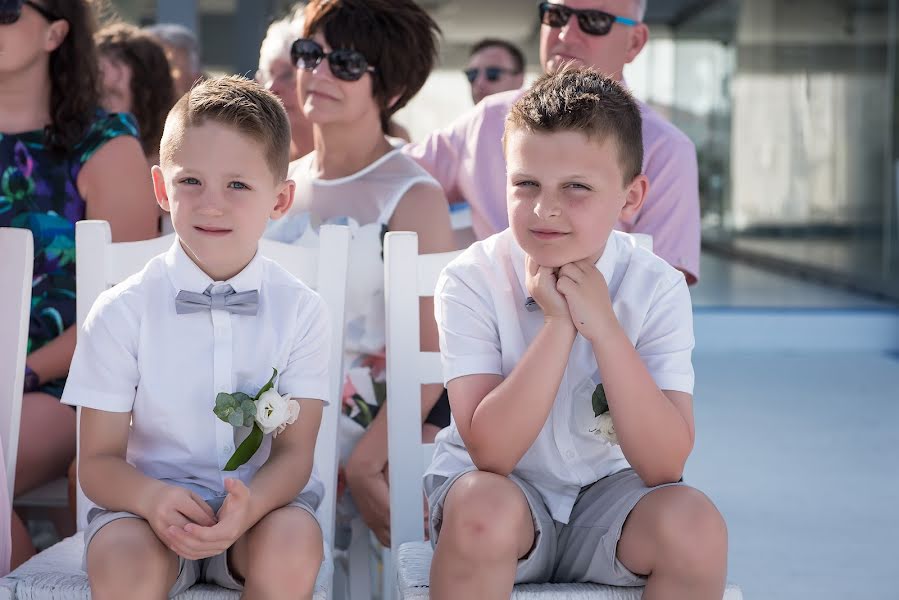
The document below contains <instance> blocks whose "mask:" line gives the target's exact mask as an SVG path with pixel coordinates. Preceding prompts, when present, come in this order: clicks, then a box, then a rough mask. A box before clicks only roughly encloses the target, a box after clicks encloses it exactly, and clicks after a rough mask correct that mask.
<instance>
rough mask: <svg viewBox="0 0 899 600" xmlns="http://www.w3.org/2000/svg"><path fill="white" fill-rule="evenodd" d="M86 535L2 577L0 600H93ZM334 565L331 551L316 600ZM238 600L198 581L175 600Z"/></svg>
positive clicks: (325, 592)
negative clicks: (83, 563) (83, 564)
mask: <svg viewBox="0 0 899 600" xmlns="http://www.w3.org/2000/svg"><path fill="white" fill-rule="evenodd" d="M83 554H84V538H83V535H82V533H81V532H79V533H76V534H75V535H73V536H72V537H70V538H66V539H64V540H63V541H61V542H59V543H58V544H56V545H55V546H53V547H51V548H48V549H47V550H44V551H43V552H41V553H40V554H38V555H37V556H35V557H33V558H32V559H31V560H29V561H28V562H26V563H25V564H23V565H22V566H20V567H19V568H18V569H16V570H15V571H13V572H12V573H10V574H9V575H8V576H6V577H4V578H3V579H2V580H0V600H90V597H91V594H90V587H89V586H88V583H87V573H85V572H84V571H83V570H82V569H81V559H82V556H83ZM332 572H333V565H332V564H331V560H330V552H329V550H328V549H327V548H326V549H325V560H324V562H323V563H322V567H321V569H320V570H319V572H318V579H317V580H316V582H315V593H314V594H313V598H314V599H315V600H327V598H328V590H329V589H330V587H331V575H332ZM213 598H215V599H218V600H232V599H233V600H237V599H238V598H240V594H239V593H238V592H235V591H233V590H226V589H224V588H220V587H218V586H214V585H205V584H198V585H195V586H193V587H192V588H190V589H189V590H187V591H186V592H183V593H181V594H178V595H177V596H176V597H175V599H176V600H212V599H213Z"/></svg>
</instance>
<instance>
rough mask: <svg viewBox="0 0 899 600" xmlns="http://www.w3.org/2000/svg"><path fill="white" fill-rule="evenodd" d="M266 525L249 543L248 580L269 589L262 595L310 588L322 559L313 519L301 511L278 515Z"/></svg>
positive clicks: (320, 545) (318, 531)
mask: <svg viewBox="0 0 899 600" xmlns="http://www.w3.org/2000/svg"><path fill="white" fill-rule="evenodd" d="M290 510H293V511H302V509H298V508H294V509H290ZM267 525H268V526H267V527H265V528H264V529H262V530H260V531H258V532H256V535H255V536H254V539H253V540H252V543H251V549H250V552H249V557H248V558H249V565H248V572H247V577H246V579H247V581H248V583H250V582H252V583H253V587H254V588H255V589H257V590H271V591H272V593H271V594H269V595H267V596H265V597H278V594H280V593H283V591H284V590H297V589H301V590H302V589H309V590H311V589H312V587H313V586H314V585H315V579H316V577H317V576H318V571H319V568H320V566H321V563H322V560H323V559H324V545H323V542H322V534H321V529H320V528H319V526H318V524H317V523H316V522H315V519H314V518H313V517H312V516H311V515H309V514H308V513H305V511H303V513H302V514H300V513H299V512H296V513H295V514H293V515H281V518H278V519H275V522H271V523H268V524H267Z"/></svg>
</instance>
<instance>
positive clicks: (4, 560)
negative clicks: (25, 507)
mask: <svg viewBox="0 0 899 600" xmlns="http://www.w3.org/2000/svg"><path fill="white" fill-rule="evenodd" d="M10 510H11V509H10V501H9V486H8V485H7V483H6V458H5V457H4V456H3V444H0V577H4V576H5V575H6V574H7V573H9V557H10V554H11V553H12V539H11V537H10V525H11V524H12V523H11V520H10V519H11V518H12V515H11V513H10Z"/></svg>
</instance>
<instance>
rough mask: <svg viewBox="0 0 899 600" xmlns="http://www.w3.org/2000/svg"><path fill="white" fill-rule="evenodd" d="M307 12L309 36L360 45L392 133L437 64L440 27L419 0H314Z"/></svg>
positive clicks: (383, 123) (330, 42)
mask: <svg viewBox="0 0 899 600" xmlns="http://www.w3.org/2000/svg"><path fill="white" fill-rule="evenodd" d="M305 17H306V22H305V25H304V31H303V35H304V36H305V37H312V36H313V35H315V34H316V33H321V34H322V35H324V37H325V40H326V41H327V42H328V45H329V46H331V48H332V49H337V48H351V49H353V50H358V51H359V52H361V53H362V56H364V57H365V60H367V61H368V64H370V65H371V66H373V67H374V68H375V71H374V72H373V73H372V74H371V76H372V82H373V85H372V95H373V96H374V98H375V100H376V101H377V103H378V108H379V109H380V113H381V128H382V130H383V131H384V132H385V133H386V132H387V126H388V123H389V122H390V117H391V116H393V114H394V113H395V112H396V111H398V110H399V109H401V108H403V107H404V106H405V105H406V104H407V103H408V102H409V100H411V99H412V97H413V96H415V94H417V93H418V91H419V90H420V89H421V87H422V86H423V85H424V84H425V81H427V79H428V75H430V73H431V69H433V68H434V64H435V63H436V62H437V53H438V49H439V44H438V42H439V36H440V27H439V26H438V25H437V23H436V22H435V21H434V19H432V18H431V17H430V16H429V15H428V13H427V12H425V10H424V9H423V8H422V7H420V6H419V5H418V4H416V3H415V2H414V1H413V0H312V1H311V2H310V3H309V4H308V5H307V6H306V13H305ZM394 98H397V101H396V102H394V103H393V104H391V100H393V99H394Z"/></svg>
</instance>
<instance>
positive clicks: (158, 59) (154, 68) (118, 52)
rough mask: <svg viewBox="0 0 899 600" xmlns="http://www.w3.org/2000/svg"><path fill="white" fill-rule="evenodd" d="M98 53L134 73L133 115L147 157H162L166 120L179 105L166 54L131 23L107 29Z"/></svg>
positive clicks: (100, 33) (98, 39)
mask: <svg viewBox="0 0 899 600" xmlns="http://www.w3.org/2000/svg"><path fill="white" fill-rule="evenodd" d="M95 41H96V43H97V52H98V54H100V55H103V56H106V57H108V58H109V59H111V60H113V61H118V62H121V63H124V64H125V65H127V66H128V68H129V69H131V81H130V83H129V87H130V89H131V110H130V112H131V114H133V115H134V118H135V119H137V125H138V129H139V130H140V142H141V146H143V149H144V154H146V155H147V156H153V155H156V154H159V140H160V139H161V138H162V128H163V126H164V125H165V117H166V115H167V114H168V112H169V109H170V108H172V105H173V104H174V103H175V84H174V82H173V81H172V74H171V72H170V71H169V61H168V59H167V58H166V57H165V50H163V49H162V46H160V45H159V42H157V41H156V40H155V39H154V38H153V37H151V36H150V35H149V34H147V33H144V32H143V31H141V30H140V29H138V28H137V27H135V26H133V25H129V24H127V23H113V24H111V25H107V26H105V27H103V28H102V29H101V30H100V31H98V32H97V35H96V36H95Z"/></svg>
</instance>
